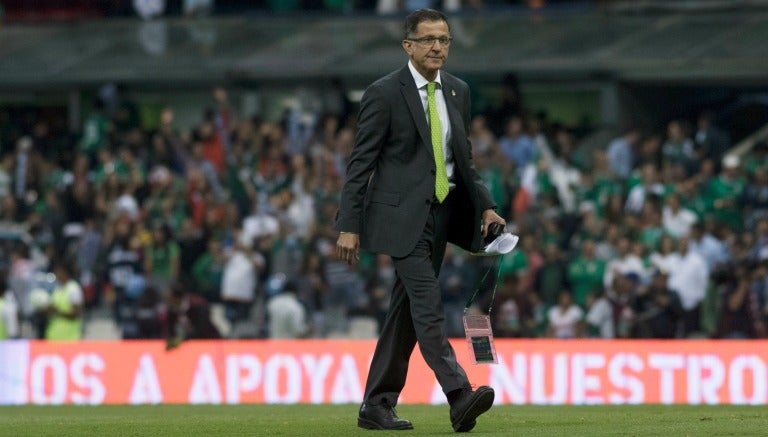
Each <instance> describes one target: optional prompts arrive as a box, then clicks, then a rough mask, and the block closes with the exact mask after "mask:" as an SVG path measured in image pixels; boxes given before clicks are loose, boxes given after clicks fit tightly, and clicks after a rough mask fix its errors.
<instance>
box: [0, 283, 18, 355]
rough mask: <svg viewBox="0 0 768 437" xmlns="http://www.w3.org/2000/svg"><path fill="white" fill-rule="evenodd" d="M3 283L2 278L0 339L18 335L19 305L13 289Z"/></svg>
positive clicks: (0, 284)
mask: <svg viewBox="0 0 768 437" xmlns="http://www.w3.org/2000/svg"><path fill="white" fill-rule="evenodd" d="M5 285H6V284H5V280H4V278H3V280H2V281H0V286H1V287H3V288H1V289H0V290H4V292H3V293H4V294H2V295H0V341H1V340H7V339H12V338H17V337H18V336H19V305H18V303H17V302H16V297H15V296H14V295H13V291H11V290H10V289H9V288H8V287H6V286H5Z"/></svg>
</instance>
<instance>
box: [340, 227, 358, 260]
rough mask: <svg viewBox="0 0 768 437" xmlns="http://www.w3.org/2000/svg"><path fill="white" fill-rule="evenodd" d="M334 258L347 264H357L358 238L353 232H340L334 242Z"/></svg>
mask: <svg viewBox="0 0 768 437" xmlns="http://www.w3.org/2000/svg"><path fill="white" fill-rule="evenodd" d="M336 257H337V258H339V259H340V260H344V261H346V262H347V264H349V265H352V263H355V262H357V261H358V260H359V259H360V236H359V235H358V234H355V233H353V232H342V233H340V234H339V239H338V240H337V241H336Z"/></svg>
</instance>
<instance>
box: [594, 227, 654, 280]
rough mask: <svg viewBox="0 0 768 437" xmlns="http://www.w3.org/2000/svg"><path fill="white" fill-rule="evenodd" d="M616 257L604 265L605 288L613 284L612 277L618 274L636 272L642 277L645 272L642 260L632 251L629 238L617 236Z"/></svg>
mask: <svg viewBox="0 0 768 437" xmlns="http://www.w3.org/2000/svg"><path fill="white" fill-rule="evenodd" d="M616 252H617V257H616V259H614V260H612V261H610V262H609V263H608V265H607V266H605V273H604V275H603V286H604V287H605V289H606V290H608V289H610V288H611V287H612V286H613V278H614V277H615V276H616V275H617V274H618V275H626V274H628V273H636V274H637V275H638V276H639V277H643V276H644V273H645V266H644V265H643V260H642V259H641V258H640V257H639V256H637V254H635V253H634V252H632V243H631V242H630V240H629V238H628V237H626V236H623V237H621V238H619V241H618V243H617V244H616Z"/></svg>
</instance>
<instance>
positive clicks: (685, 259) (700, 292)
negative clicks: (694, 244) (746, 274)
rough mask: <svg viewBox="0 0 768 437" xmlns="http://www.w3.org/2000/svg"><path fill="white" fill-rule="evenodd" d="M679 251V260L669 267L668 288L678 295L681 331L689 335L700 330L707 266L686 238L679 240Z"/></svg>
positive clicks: (705, 290) (707, 274)
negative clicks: (681, 308) (681, 319)
mask: <svg viewBox="0 0 768 437" xmlns="http://www.w3.org/2000/svg"><path fill="white" fill-rule="evenodd" d="M680 253H681V254H682V256H681V258H680V260H679V261H678V262H677V263H675V264H674V265H672V268H671V269H670V275H669V288H671V289H672V290H675V291H676V292H677V294H678V295H679V296H680V304H681V305H682V307H683V333H684V335H685V336H689V335H692V334H695V333H696V332H698V331H699V330H700V323H699V319H700V312H701V302H702V301H703V300H704V297H705V296H706V293H707V287H708V286H709V267H707V262H706V260H705V259H704V257H703V256H701V254H699V253H698V252H696V251H695V250H693V249H692V248H691V246H690V244H689V239H687V238H684V239H682V240H680Z"/></svg>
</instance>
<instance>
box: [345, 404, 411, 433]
mask: <svg viewBox="0 0 768 437" xmlns="http://www.w3.org/2000/svg"><path fill="white" fill-rule="evenodd" d="M357 426H359V427H360V428H365V429H386V430H404V429H413V425H411V422H409V421H407V420H405V419H401V418H399V417H397V413H395V409H394V408H392V407H391V406H389V405H388V404H380V405H367V404H363V405H362V406H361V407H360V414H358V416H357Z"/></svg>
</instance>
